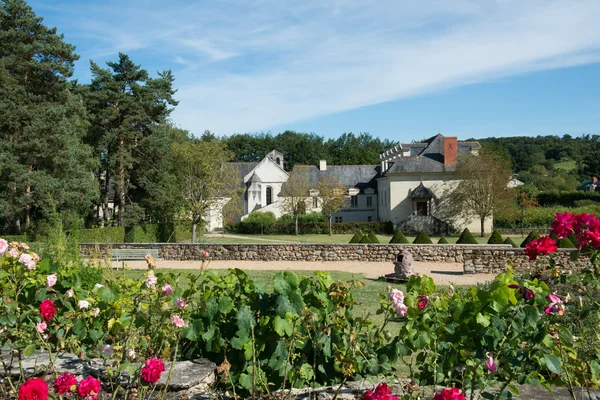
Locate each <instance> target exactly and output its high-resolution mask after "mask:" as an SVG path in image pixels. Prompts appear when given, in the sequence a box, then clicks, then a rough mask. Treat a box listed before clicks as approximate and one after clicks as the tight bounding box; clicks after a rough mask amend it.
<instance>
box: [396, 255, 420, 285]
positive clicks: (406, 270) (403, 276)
mask: <svg viewBox="0 0 600 400" xmlns="http://www.w3.org/2000/svg"><path fill="white" fill-rule="evenodd" d="M414 262H415V260H414V259H413V256H412V254H410V253H409V252H408V251H407V250H403V251H402V252H400V253H398V255H397V256H396V261H395V262H394V276H395V277H396V279H398V280H401V281H407V280H409V279H410V277H411V276H412V275H414V273H415V270H414Z"/></svg>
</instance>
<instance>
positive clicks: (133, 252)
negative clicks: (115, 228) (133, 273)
mask: <svg viewBox="0 0 600 400" xmlns="http://www.w3.org/2000/svg"><path fill="white" fill-rule="evenodd" d="M146 254H150V255H151V256H152V258H154V259H155V260H156V261H160V260H161V258H159V257H158V249H113V250H112V260H113V261H121V262H122V263H123V268H125V261H133V260H145V258H144V257H145V256H146Z"/></svg>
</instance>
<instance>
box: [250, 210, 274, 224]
mask: <svg viewBox="0 0 600 400" xmlns="http://www.w3.org/2000/svg"><path fill="white" fill-rule="evenodd" d="M276 221H277V218H275V214H274V213H273V212H272V211H267V212H260V211H255V212H251V213H250V214H248V216H247V217H246V219H244V222H257V223H259V224H273V223H275V222H276Z"/></svg>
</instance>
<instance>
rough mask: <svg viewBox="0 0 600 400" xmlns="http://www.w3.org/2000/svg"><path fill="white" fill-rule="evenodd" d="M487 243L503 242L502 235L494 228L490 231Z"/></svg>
mask: <svg viewBox="0 0 600 400" xmlns="http://www.w3.org/2000/svg"><path fill="white" fill-rule="evenodd" d="M487 243H488V244H502V243H504V238H503V237H502V235H501V234H500V232H498V230H497V229H494V231H493V232H492V236H490V238H489V239H488V241H487Z"/></svg>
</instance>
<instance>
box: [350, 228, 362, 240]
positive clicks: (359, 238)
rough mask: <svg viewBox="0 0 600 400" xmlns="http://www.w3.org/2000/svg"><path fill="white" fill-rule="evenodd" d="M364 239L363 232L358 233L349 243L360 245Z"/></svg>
mask: <svg viewBox="0 0 600 400" xmlns="http://www.w3.org/2000/svg"><path fill="white" fill-rule="evenodd" d="M362 238H363V234H362V232H361V231H356V232H355V233H354V235H353V236H352V239H350V242H349V243H360V241H361V240H362Z"/></svg>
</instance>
